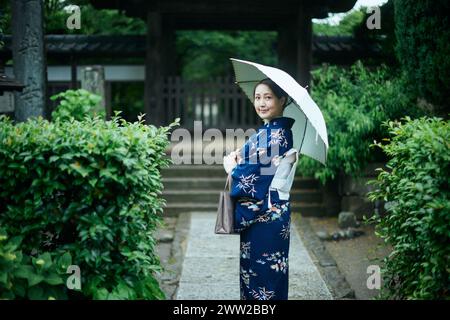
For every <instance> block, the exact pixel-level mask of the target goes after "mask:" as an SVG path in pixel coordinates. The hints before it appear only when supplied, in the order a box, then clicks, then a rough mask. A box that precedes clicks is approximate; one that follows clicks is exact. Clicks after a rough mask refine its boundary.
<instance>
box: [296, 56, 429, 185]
mask: <svg viewBox="0 0 450 320" xmlns="http://www.w3.org/2000/svg"><path fill="white" fill-rule="evenodd" d="M311 94H312V97H313V99H314V100H315V101H316V102H317V104H318V106H319V107H320V109H321V111H322V112H323V115H324V118H325V122H326V124H327V130H328V137H329V145H330V148H329V150H328V157H327V165H326V166H325V167H324V166H322V165H320V164H319V163H318V162H317V161H314V160H312V159H310V158H308V157H302V158H301V160H300V161H299V162H300V164H299V172H301V173H302V174H303V175H313V174H314V175H315V176H316V178H319V179H320V180H321V181H322V182H325V181H327V180H330V179H334V178H336V177H338V176H339V175H340V174H341V173H343V174H349V175H352V176H355V175H358V173H360V172H361V171H362V169H363V168H364V167H365V166H366V165H367V164H368V163H369V162H371V161H382V160H384V158H383V157H382V155H380V154H377V153H374V152H373V151H371V150H370V147H369V146H370V144H371V143H373V140H374V139H382V138H383V137H386V135H387V132H386V130H384V128H383V127H381V123H382V122H383V121H385V120H393V119H399V118H401V117H402V116H405V115H411V116H418V115H419V114H421V111H419V109H418V108H417V107H415V102H414V99H413V97H412V96H411V95H410V94H409V93H408V87H407V86H406V85H405V81H404V79H403V77H401V76H399V75H395V73H392V72H390V71H389V69H388V68H387V67H386V66H381V67H378V68H375V69H368V68H366V67H364V65H363V64H362V63H361V62H358V63H356V64H354V65H353V66H352V67H351V68H350V69H346V68H342V67H337V66H326V65H324V66H323V67H321V68H319V69H317V70H315V71H313V86H312V92H311Z"/></svg>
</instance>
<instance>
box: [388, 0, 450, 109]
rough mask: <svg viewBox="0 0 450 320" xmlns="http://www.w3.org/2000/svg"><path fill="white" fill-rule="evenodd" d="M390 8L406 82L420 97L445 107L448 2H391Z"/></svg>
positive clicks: (449, 81)
mask: <svg viewBox="0 0 450 320" xmlns="http://www.w3.org/2000/svg"><path fill="white" fill-rule="evenodd" d="M394 8H395V34H396V37H397V45H396V53H397V58H398V61H399V62H400V64H401V65H402V67H403V69H404V71H405V73H406V75H407V76H408V79H409V83H410V84H411V85H412V86H413V87H414V88H415V90H416V92H417V94H418V95H419V96H421V97H422V98H424V99H426V100H427V101H429V102H432V103H434V104H436V105H439V106H442V107H444V108H445V107H448V99H449V92H450V59H449V58H448V55H449V52H450V41H449V39H450V19H449V18H448V12H449V10H450V2H449V1H447V0H422V1H409V0H395V1H394ZM437 111H438V110H437Z"/></svg>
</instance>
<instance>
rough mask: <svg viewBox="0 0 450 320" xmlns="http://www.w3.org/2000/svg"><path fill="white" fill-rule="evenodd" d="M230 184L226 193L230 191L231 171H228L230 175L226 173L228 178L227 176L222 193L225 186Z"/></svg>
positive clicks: (225, 188)
mask: <svg viewBox="0 0 450 320" xmlns="http://www.w3.org/2000/svg"><path fill="white" fill-rule="evenodd" d="M229 184H230V186H229V187H230V188H229V189H228V191H230V190H231V171H230V173H228V176H227V181H226V182H225V187H224V188H223V191H226V190H227V186H228V185H229Z"/></svg>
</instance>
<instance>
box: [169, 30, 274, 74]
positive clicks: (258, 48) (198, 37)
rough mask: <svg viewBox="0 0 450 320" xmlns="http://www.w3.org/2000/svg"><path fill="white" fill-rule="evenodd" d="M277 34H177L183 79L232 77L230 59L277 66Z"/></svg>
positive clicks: (252, 32)
mask: <svg viewBox="0 0 450 320" xmlns="http://www.w3.org/2000/svg"><path fill="white" fill-rule="evenodd" d="M276 36H277V34H276V32H262V31H236V32H225V31H224V32H218V31H179V32H178V33H177V54H178V56H179V57H180V61H181V65H182V66H183V67H182V76H183V78H185V79H188V80H204V79H208V78H212V77H216V76H222V75H224V74H232V73H233V71H232V67H231V63H217V61H228V59H229V58H230V57H233V58H238V59H244V60H251V61H259V62H260V63H263V64H269V65H276V64H277V59H276V56H277V54H276V48H275V41H276Z"/></svg>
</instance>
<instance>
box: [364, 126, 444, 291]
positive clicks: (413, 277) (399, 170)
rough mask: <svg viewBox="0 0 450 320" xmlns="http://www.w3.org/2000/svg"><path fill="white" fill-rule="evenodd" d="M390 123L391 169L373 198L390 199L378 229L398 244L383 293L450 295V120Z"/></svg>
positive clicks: (378, 217) (388, 265)
mask: <svg viewBox="0 0 450 320" xmlns="http://www.w3.org/2000/svg"><path fill="white" fill-rule="evenodd" d="M405 120H406V121H405V122H404V123H400V122H389V123H387V126H388V128H389V131H390V133H391V135H392V139H391V140H390V141H389V143H388V144H386V145H382V144H380V143H377V144H375V145H377V146H379V147H380V148H381V149H382V150H383V151H384V152H385V153H386V154H387V155H388V156H389V157H390V160H389V161H388V163H387V168H388V170H387V171H385V170H382V169H379V170H380V171H381V172H380V174H379V176H378V179H377V180H375V181H372V183H373V184H374V185H375V186H376V190H375V191H373V192H371V193H369V198H370V199H371V200H372V201H375V200H377V199H378V200H383V201H387V212H386V214H384V215H375V216H373V218H372V221H374V222H376V231H377V233H378V234H379V235H380V236H381V237H382V238H384V239H385V241H386V242H387V243H388V244H390V245H391V246H392V248H393V252H392V254H390V255H389V256H388V257H387V258H385V269H384V270H382V274H383V276H384V277H383V278H384V280H385V281H384V286H385V288H384V289H385V290H383V291H382V292H383V294H382V296H384V297H389V298H395V299H449V297H450V292H449V289H450V246H449V243H450V191H449V177H450V122H449V121H443V120H442V119H439V118H421V119H417V120H411V119H410V118H406V119H405Z"/></svg>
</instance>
